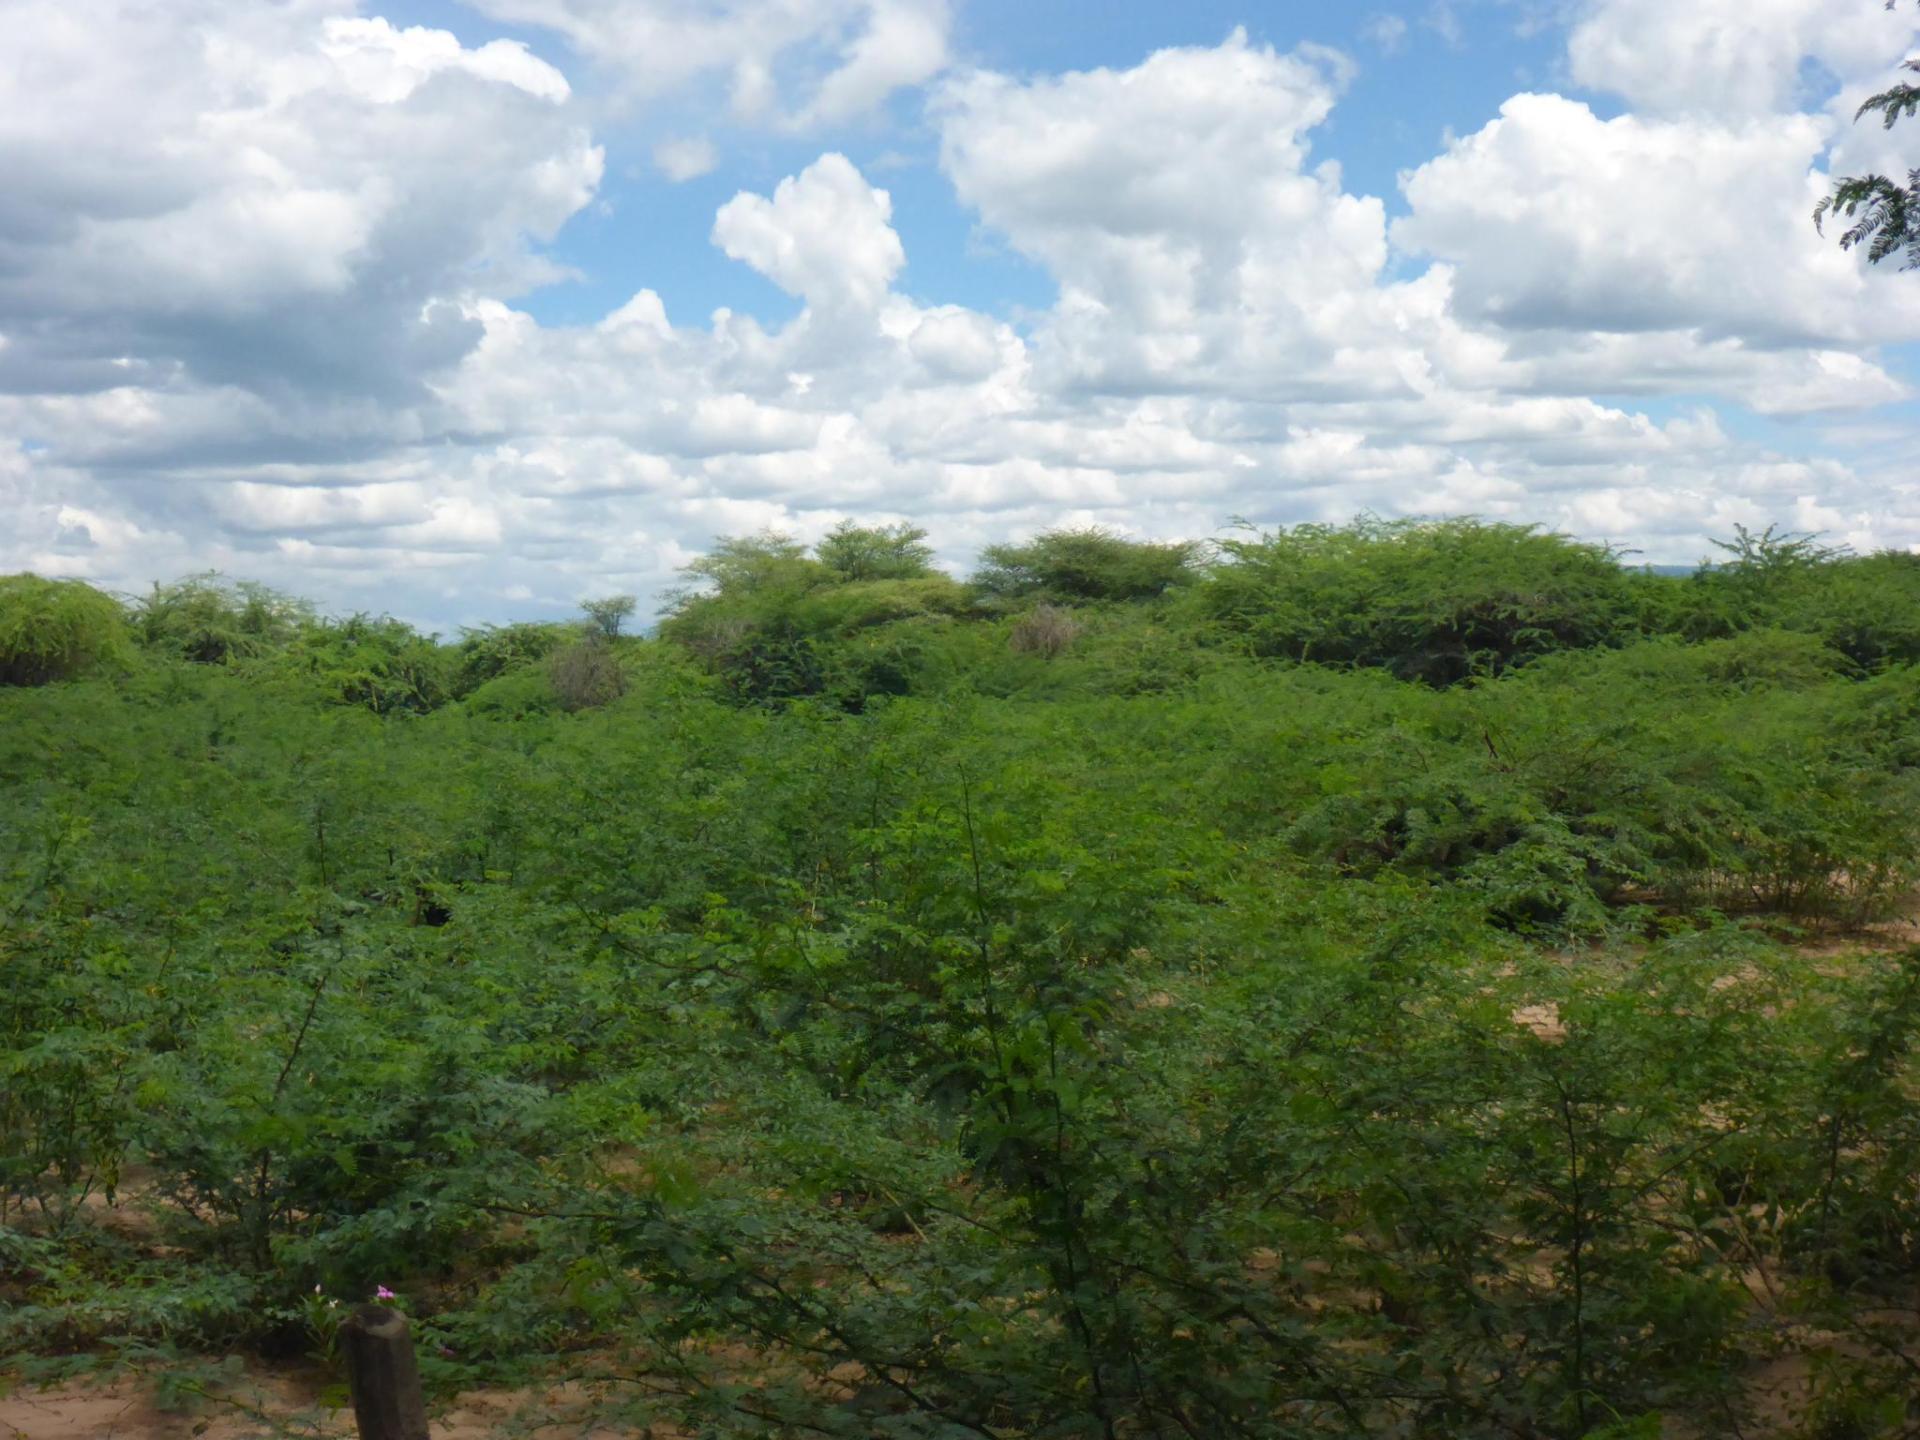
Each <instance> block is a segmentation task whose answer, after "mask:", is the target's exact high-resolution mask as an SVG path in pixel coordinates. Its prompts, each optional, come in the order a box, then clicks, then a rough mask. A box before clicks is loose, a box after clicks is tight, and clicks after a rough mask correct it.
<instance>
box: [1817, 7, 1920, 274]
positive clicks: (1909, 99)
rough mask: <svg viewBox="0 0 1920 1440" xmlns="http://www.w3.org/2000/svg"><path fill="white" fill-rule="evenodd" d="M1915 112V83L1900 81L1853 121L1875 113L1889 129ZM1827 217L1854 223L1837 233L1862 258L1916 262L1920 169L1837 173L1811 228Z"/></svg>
mask: <svg viewBox="0 0 1920 1440" xmlns="http://www.w3.org/2000/svg"><path fill="white" fill-rule="evenodd" d="M1894 5H1895V0H1887V5H1886V8H1887V9H1889V10H1891V9H1893V8H1894ZM1902 68H1904V69H1907V70H1912V71H1915V72H1920V60H1908V61H1905V62H1903V67H1902ZM1916 113H1920V86H1915V85H1910V84H1906V83H1900V84H1895V85H1890V86H1888V87H1887V88H1886V89H1885V90H1882V91H1880V92H1879V93H1878V94H1877V95H1869V96H1868V97H1867V98H1866V99H1865V100H1863V101H1862V102H1861V103H1860V108H1859V109H1858V110H1856V111H1855V112H1854V116H1853V118H1854V120H1855V121H1856V122H1858V121H1860V120H1863V119H1865V118H1866V117H1867V116H1869V115H1878V116H1879V117H1880V123H1881V126H1882V128H1884V129H1888V130H1891V129H1892V128H1893V124H1894V121H1896V120H1899V119H1902V118H1905V119H1909V120H1910V119H1912V118H1913V116H1914V115H1915V114H1916ZM1829 218H1832V219H1842V218H1844V219H1847V220H1850V221H1852V222H1853V223H1852V224H1850V225H1848V226H1847V227H1846V228H1845V229H1844V230H1842V231H1841V232H1840V248H1841V249H1842V250H1851V249H1852V248H1853V247H1854V246H1856V245H1863V246H1865V247H1866V252H1867V259H1868V260H1869V261H1870V262H1871V263H1873V264H1875V265H1877V264H1879V263H1880V262H1881V261H1882V260H1885V259H1887V258H1888V257H1889V256H1892V255H1897V254H1900V253H1901V252H1902V251H1904V252H1905V254H1906V263H1905V265H1904V267H1903V268H1905V269H1908V270H1911V269H1914V268H1916V267H1920V170H1911V171H1908V172H1907V182H1906V184H1905V185H1901V184H1900V183H1899V182H1898V181H1896V180H1891V179H1889V178H1887V177H1886V176H1885V175H1843V176H1841V177H1840V178H1839V179H1837V180H1835V181H1834V184H1833V191H1832V193H1831V194H1829V195H1826V196H1824V197H1822V199H1821V201H1820V203H1819V204H1818V205H1816V206H1814V209H1813V226H1814V229H1816V230H1818V231H1820V232H1821V233H1823V234H1824V233H1825V225H1826V221H1827V220H1828V219H1829Z"/></svg>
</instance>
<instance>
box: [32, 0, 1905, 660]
mask: <svg viewBox="0 0 1920 1440" xmlns="http://www.w3.org/2000/svg"><path fill="white" fill-rule="evenodd" d="M0 12H3V13H0V21H4V23H5V24H6V27H7V34H8V35H9V39H10V44H9V46H8V47H7V48H6V49H5V50H4V51H0V255H4V256H5V257H6V262H5V264H4V265H0V513H5V514H7V515H8V516H10V517H11V519H12V521H13V524H12V525H11V527H10V528H9V527H0V570H12V569H33V570H36V571H40V572H43V573H50V574H72V575H79V576H84V577H86V578H90V579H92V580H94V581H96V582H97V583H100V584H103V585H107V586H109V587H112V588H121V589H139V588H143V587H144V586H145V585H146V584H147V583H149V582H150V581H152V580H154V579H163V578H169V577H171V576H175V575H179V574H183V573H189V572H193V571H199V570H205V569H208V568H218V569H221V570H223V571H226V572H228V573H231V574H234V575H236V576H243V577H252V578H258V579H264V580H267V581H268V582H269V583H273V584H277V585H283V586H285V587H286V588H289V589H292V590H296V591H298V592H300V593H303V594H306V595H309V596H312V597H313V598H315V599H317V600H318V601H319V602H320V603H321V604H323V605H325V606H328V607H331V608H336V609H368V610H376V611H389V612H392V613H395V614H399V615H402V616H404V617H406V618H410V619H415V620H418V621H420V622H422V623H426V624H429V625H431V626H433V627H435V628H439V629H443V630H445V629H449V628H452V627H455V626H459V625H464V624H473V623H479V622H482V621H490V620H500V619H506V618H510V617H513V616H517V615H556V614H564V613H566V612H567V611H568V610H569V609H570V608H571V607H572V605H573V604H574V602H575V601H576V600H577V599H578V598H579V596H580V595H582V594H585V593H593V592H604V591H607V590H630V591H633V592H635V593H637V594H641V595H643V596H651V595H655V594H657V593H659V592H660V591H661V590H662V589H664V588H666V587H668V586H670V585H671V584H672V583H674V580H675V575H676V571H677V569H678V567H679V566H681V565H683V564H685V563H686V561H687V560H688V559H689V558H691V557H692V556H694V555H696V554H698V553H700V551H701V550H702V549H703V548H704V547H705V546H706V545H708V544H710V543H711V541H712V538H713V537H714V536H716V535H722V534H735V533H740V532H743V531H749V530H756V529H761V528H772V529H778V530H782V531H785V532H788V533H791V534H794V535H796V536H799V537H801V538H803V539H806V538H811V537H813V536H816V535H818V534H821V533H823V532H824V531H825V530H827V529H828V528H830V527H831V526H832V525H833V524H835V523H837V522H838V521H840V520H843V519H847V518H854V519H858V520H862V521H871V522H895V521H908V522H911V523H914V524H918V525H922V526H924V527H925V528H926V529H928V531H929V532H930V533H931V537H932V540H933V542H934V544H935V545H936V546H937V548H938V552H939V555H940V558H941V561H942V563H944V564H946V565H948V566H949V567H951V568H952V569H954V570H956V571H960V572H964V570H965V569H966V568H967V566H968V565H969V564H970V563H971V560H972V557H973V556H974V555H975V554H977V552H978V550H979V548H980V547H981V546H983V545H985V544H989V543H993V542H995V541H999V540H1004V539H1008V538H1018V537H1020V536H1024V535H1029V534H1032V533H1033V532H1035V531H1036V530H1039V529H1044V528H1047V527H1048V526H1059V525H1100V526H1105V527H1108V528H1111V529H1114V530H1118V531H1121V532H1123V533H1127V534H1133V535H1139V536H1152V537H1171V536H1187V537H1204V536H1207V535H1210V534H1214V533H1217V532H1218V530H1219V528H1220V527H1221V526H1222V525H1224V524H1225V523H1226V522H1227V521H1228V520H1229V519H1231V518H1232V517H1235V516H1246V517H1250V518H1252V519H1254V520H1256V521H1258V522H1261V523H1265V524H1274V525H1284V524H1293V523H1298V522H1301V521H1329V520H1333V521H1337V520H1342V519H1345V518H1348V517H1350V516H1352V515H1355V514H1358V513H1361V512H1372V513H1379V514H1385V515H1430V514H1466V513H1472V514H1480V515H1484V516H1487V517H1490V518H1498V519H1503V520H1512V521H1516V522H1521V523H1536V524H1541V525H1545V526H1549V527H1552V528H1556V529H1561V530H1565V531H1567V532H1569V533H1573V534H1577V535H1581V536H1584V537H1587V538H1592V539H1598V540H1606V541H1610V542H1612V543H1615V544H1619V545H1622V546H1626V547H1629V548H1632V549H1635V550H1637V551H1639V552H1640V553H1641V554H1642V555H1644V556H1646V557H1647V558H1649V559H1652V560H1658V561H1678V562H1685V561H1688V560H1691V559H1694V558H1696V557H1698V556H1699V555H1701V554H1704V553H1706V552H1707V550H1708V549H1709V548H1710V545H1711V541H1712V540H1713V538H1714V537H1716V536H1724V535H1726V534H1728V533H1730V531H1731V528H1732V527H1733V526H1734V525H1737V524H1743V525H1749V526H1753V527H1764V526H1765V525H1767V524H1777V525H1781V526H1783V527H1784V528H1788V529H1793V530H1817V531H1820V532H1823V533H1824V534H1826V535H1827V536H1828V537H1829V539H1830V540H1833V541H1837V542H1841V543H1846V544H1850V545H1853V546H1854V547H1855V548H1859V549H1872V548H1877V547H1883V546H1895V547H1902V548H1905V547H1913V546H1920V492H1916V487H1915V484H1914V482H1913V481H1912V480H1911V479H1910V478H1909V475H1908V470H1909V468H1910V467H1908V466H1907V465H1906V464H1905V463H1904V457H1905V456H1907V455H1910V454H1911V453H1912V449H1913V444H1914V441H1915V440H1916V439H1917V438H1920V406H1917V405H1916V401H1915V383H1916V379H1920V277H1917V276H1913V275H1907V274H1901V273H1900V272H1898V271H1895V270H1892V269H1889V268H1885V267H1882V268H1881V269H1871V268H1870V267H1868V266H1866V265H1865V264H1864V263H1862V261H1861V260H1860V258H1859V257H1858V256H1857V255H1843V254H1842V253H1840V251H1839V250H1838V249H1837V248H1836V247H1835V246H1834V244H1833V243H1832V241H1831V239H1822V238H1821V237H1819V236H1816V235H1815V234H1814V233H1813V231H1812V228H1811V225H1810V224H1809V221H1808V214H1809V211H1810V210H1811V208H1812V204H1813V201H1814V200H1815V199H1816V198H1817V197H1818V196H1819V195H1820V194H1821V193H1823V192H1824V190H1825V188H1826V187H1827V186H1828V184H1829V183H1830V176H1832V175H1834V174H1841V173H1851V172H1855V171H1859V170H1870V169H1882V170H1889V171H1904V169H1905V168H1907V167H1908V166H1910V165H1911V163H1912V160H1913V156H1914V154H1915V153H1916V152H1915V150H1914V144H1915V141H1916V138H1917V137H1920V131H1916V130H1914V129H1913V128H1912V127H1906V128H1896V129H1895V130H1893V131H1891V132H1885V131H1881V130H1880V129H1879V128H1878V127H1874V126H1858V127H1857V126H1854V125H1852V124H1850V123H1849V121H1850V112H1851V109H1852V107H1853V106H1854V105H1856V104H1857V103H1858V100H1859V98H1860V97H1862V96H1863V95H1865V94H1867V93H1869V92H1870V91H1871V90H1872V89H1873V88H1875V87H1877V86H1880V85H1883V84H1885V83H1886V82H1887V81H1889V80H1890V79H1891V78H1892V77H1893V76H1894V75H1895V74H1896V73H1897V65H1898V62H1899V60H1900V58H1901V57H1902V56H1903V55H1905V54H1907V53H1909V52H1910V51H1911V50H1912V49H1913V48H1914V47H1915V46H1916V44H1920V27H1917V26H1916V23H1915V20H1916V17H1915V15H1914V14H1912V13H1910V12H1909V11H1907V10H1904V9H1903V10H1901V11H1899V12H1888V11H1886V10H1884V9H1883V8H1882V7H1881V6H1880V5H1878V4H1877V3H1874V0H1770V3H1769V4H1767V5H1764V6H1761V5H1755V4H1752V3H1750V0H1692V3H1690V4H1688V5H1685V6H1676V5H1673V4H1672V3H1671V0H1451V3H1445V0H1408V3H1398V0H1386V3H1382V4H1380V5H1379V6H1378V7H1377V8H1368V7H1354V6H1349V5H1344V4H1334V3H1303V4H1291V5H1279V4H1271V3H1267V4H1261V3H1246V0H1242V3H1237V4H1229V3H1217V0H1203V3H1191V4H1185V5H1181V6H1173V5H1166V4H1157V3H1156V4H1148V3H1111V0H1110V3H1105V4H1095V3H1089V0H1020V3H1015V0H276V3H270V4H257V5H253V4H248V5H242V4H236V3H233V0H170V3H169V4H168V5H165V6H153V5H150V4H142V3H137V0H0ZM700 147H706V150H707V152H709V153H708V154H707V155H705V156H703V157H695V151H697V150H698V149H699V148H700ZM669 157H677V159H676V161H675V164H676V166H677V171H678V173H679V174H680V176H681V178H678V179H676V178H674V177H673V176H672V175H670V174H669V173H667V167H664V166H663V160H664V159H665V158H669ZM696 158H697V159H698V163H695V159H696ZM1328 162H1333V164H1334V165H1335V166H1337V171H1336V170H1331V169H1328V168H1327V165H1328Z"/></svg>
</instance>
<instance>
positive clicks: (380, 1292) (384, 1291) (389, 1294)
mask: <svg viewBox="0 0 1920 1440" xmlns="http://www.w3.org/2000/svg"><path fill="white" fill-rule="evenodd" d="M373 1298H374V1299H376V1300H397V1299H399V1298H400V1297H399V1296H397V1295H395V1294H394V1293H393V1291H391V1290H389V1289H388V1288H387V1287H386V1286H384V1285H382V1286H380V1287H379V1288H378V1289H376V1290H375V1291H374V1292H373Z"/></svg>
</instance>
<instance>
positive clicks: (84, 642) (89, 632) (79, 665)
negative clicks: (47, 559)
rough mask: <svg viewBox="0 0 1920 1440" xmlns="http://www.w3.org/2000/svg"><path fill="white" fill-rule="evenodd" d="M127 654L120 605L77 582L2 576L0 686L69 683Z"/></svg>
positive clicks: (26, 576) (124, 626) (0, 584)
mask: <svg viewBox="0 0 1920 1440" xmlns="http://www.w3.org/2000/svg"><path fill="white" fill-rule="evenodd" d="M125 650H126V617H125V615H124V613H123V612H122V611H121V609H120V605H119V602H118V601H116V600H115V599H114V598H113V597H112V596H110V595H106V594H103V593H102V592H101V591H98V590H96V589H94V588H93V587H92V586H91V585H88V584H86V583H85V582H84V581H80V580H43V579H41V578H40V577H39V576H38V575H7V576H0V685H45V684H47V683H48V682H49V681H54V680H71V679H74V678H76V677H78V676H81V675H84V674H86V673H87V672H88V671H90V670H92V669H94V668H96V667H98V666H100V665H102V664H105V663H108V662H110V661H113V660H116V659H118V658H119V657H120V656H121V655H122V654H124V653H125Z"/></svg>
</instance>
